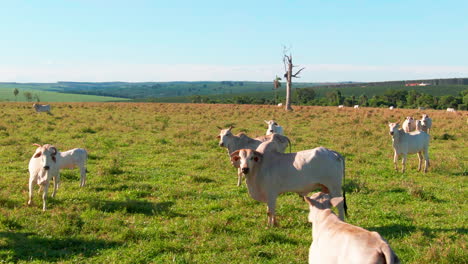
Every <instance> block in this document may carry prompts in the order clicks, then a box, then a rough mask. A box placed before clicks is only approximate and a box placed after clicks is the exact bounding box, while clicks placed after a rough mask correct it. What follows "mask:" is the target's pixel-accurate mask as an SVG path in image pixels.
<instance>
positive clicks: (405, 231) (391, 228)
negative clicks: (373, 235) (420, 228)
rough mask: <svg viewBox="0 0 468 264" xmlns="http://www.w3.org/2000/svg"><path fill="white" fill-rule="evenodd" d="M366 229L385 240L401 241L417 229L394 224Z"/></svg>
mask: <svg viewBox="0 0 468 264" xmlns="http://www.w3.org/2000/svg"><path fill="white" fill-rule="evenodd" d="M364 228H365V229H367V230H369V231H375V232H378V233H379V234H380V235H381V236H383V237H384V238H385V239H390V238H395V239H400V238H403V237H405V236H408V235H410V234H411V233H413V232H415V231H416V227H415V226H414V225H410V224H408V225H405V224H403V225H401V224H393V225H387V226H379V227H364Z"/></svg>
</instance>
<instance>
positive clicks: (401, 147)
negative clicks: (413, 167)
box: [388, 123, 429, 172]
mask: <svg viewBox="0 0 468 264" xmlns="http://www.w3.org/2000/svg"><path fill="white" fill-rule="evenodd" d="M388 126H389V128H390V135H391V136H392V142H393V144H392V146H393V150H394V156H393V163H394V164H395V170H398V165H397V162H398V156H399V155H402V156H403V158H402V169H401V172H405V168H406V157H407V156H408V154H415V153H417V154H418V157H419V166H418V171H420V170H421V165H422V158H423V155H424V160H425V163H424V172H427V168H428V167H429V152H428V150H429V135H428V134H427V133H426V132H423V131H416V132H411V133H406V132H405V131H403V130H402V129H398V127H399V124H398V123H390V124H388Z"/></svg>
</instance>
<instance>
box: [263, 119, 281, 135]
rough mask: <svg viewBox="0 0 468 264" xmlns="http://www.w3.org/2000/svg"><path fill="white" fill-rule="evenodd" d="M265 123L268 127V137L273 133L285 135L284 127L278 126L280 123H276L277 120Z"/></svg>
mask: <svg viewBox="0 0 468 264" xmlns="http://www.w3.org/2000/svg"><path fill="white" fill-rule="evenodd" d="M264 121H265V123H267V125H268V128H267V131H266V135H271V134H273V133H276V134H280V135H284V132H283V127H282V126H280V125H278V123H276V121H275V120H270V121H266V120H264Z"/></svg>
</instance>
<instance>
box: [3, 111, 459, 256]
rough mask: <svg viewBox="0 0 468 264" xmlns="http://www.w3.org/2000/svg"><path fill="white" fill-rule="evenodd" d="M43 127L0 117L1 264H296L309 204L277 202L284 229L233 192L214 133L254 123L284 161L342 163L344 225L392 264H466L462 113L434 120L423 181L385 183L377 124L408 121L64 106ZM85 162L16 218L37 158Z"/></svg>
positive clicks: (386, 151) (362, 115)
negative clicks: (376, 242) (321, 152)
mask: <svg viewBox="0 0 468 264" xmlns="http://www.w3.org/2000/svg"><path fill="white" fill-rule="evenodd" d="M54 109H56V110H57V111H55V112H54V113H53V115H47V114H42V113H39V114H38V113H34V112H33V111H32V109H31V107H30V105H29V103H17V104H12V103H0V170H1V171H2V173H1V174H0V263H2V262H6V263H9V262H12V263H56V262H59V263H171V262H173V263H306V262H307V259H308V256H307V255H308V250H309V246H310V243H311V241H312V235H311V225H310V224H309V223H307V214H308V207H307V204H306V203H305V202H304V201H303V200H302V199H301V198H299V197H298V196H297V195H296V194H283V195H282V196H280V197H279V199H278V205H277V214H278V218H279V221H280V227H278V228H272V229H267V228H266V205H265V204H263V203H259V202H256V201H254V200H253V199H252V198H250V196H249V194H248V192H247V190H246V188H245V185H244V186H242V187H237V186H236V183H237V176H236V169H235V168H233V167H232V166H231V164H230V162H229V158H228V156H227V155H226V150H225V149H223V148H220V147H219V146H218V142H217V139H216V136H217V134H218V133H219V131H218V129H217V128H216V126H222V127H226V126H228V125H230V124H234V125H235V126H236V128H234V132H238V131H240V130H241V129H242V130H243V131H246V133H247V134H249V135H252V136H255V135H262V134H263V133H264V132H265V125H264V123H263V120H264V119H265V120H268V119H271V118H275V120H277V121H278V122H279V124H281V125H282V126H283V127H284V128H285V134H286V135H287V136H288V137H289V138H290V139H291V141H292V143H293V151H298V150H303V149H309V148H313V147H317V146H326V147H329V148H331V149H333V150H336V151H338V152H340V153H342V154H343V155H344V156H345V157H346V164H347V169H346V183H345V189H346V191H347V196H346V197H347V202H348V206H349V214H350V216H349V218H348V219H347V221H348V222H349V223H352V224H355V225H358V226H361V227H364V228H367V229H369V230H374V231H378V232H379V233H380V234H382V235H383V236H384V237H385V238H386V239H387V240H388V241H389V243H390V245H391V246H392V248H393V249H394V250H395V252H396V253H397V254H398V256H399V257H400V259H401V260H402V263H415V264H416V263H447V264H448V263H467V262H468V261H467V260H468V254H467V252H468V251H467V248H466V246H467V223H468V221H467V220H468V219H467V218H468V214H467V213H466V212H467V211H468V206H467V204H466V199H467V195H468V193H467V187H466V176H467V167H468V166H467V161H468V160H467V157H468V146H467V134H466V120H467V118H468V113H466V112H457V113H447V112H444V111H436V110H428V111H426V112H427V113H428V114H429V115H430V116H431V117H432V118H433V120H434V121H433V123H434V125H433V137H432V141H431V147H430V152H429V153H430V156H431V164H432V167H430V169H429V172H428V173H426V174H424V173H420V172H417V171H416V167H417V157H416V155H411V156H409V158H408V165H407V172H406V173H405V174H401V173H399V172H395V171H394V170H393V164H392V156H393V154H392V149H391V139H390V136H389V135H388V128H387V122H389V121H392V122H393V121H402V120H403V119H404V117H406V116H408V115H413V116H414V117H419V115H420V112H417V111H416V110H405V109H397V110H394V111H390V110H388V109H375V108H374V109H373V108H365V109H359V110H354V109H342V110H339V109H337V108H336V107H295V111H294V112H290V113H287V112H284V111H283V110H282V109H279V108H277V107H275V106H253V105H242V106H240V105H203V104H199V105H193V104H136V103H132V104H129V103H106V104H101V103H62V104H59V103H58V104H56V105H55V107H54ZM32 143H40V144H44V143H52V144H55V145H56V146H57V147H58V148H59V150H67V149H71V148H74V147H84V148H86V149H87V150H88V151H89V154H90V155H89V160H88V170H89V173H88V181H87V186H86V187H84V188H79V172H78V171H77V170H70V171H63V172H62V173H61V179H62V182H61V186H60V189H59V190H58V193H57V196H56V197H55V198H50V197H49V198H48V201H49V203H48V208H49V209H48V211H46V212H42V210H41V209H42V204H41V199H40V197H39V195H37V187H36V189H35V193H34V195H35V197H34V205H33V206H30V207H28V206H26V201H27V192H28V191H27V182H28V177H29V176H28V172H27V166H28V162H29V159H30V157H31V156H32V154H33V152H34V150H35V147H34V146H32V145H31V144H32Z"/></svg>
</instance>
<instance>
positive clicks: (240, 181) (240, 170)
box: [237, 168, 242, 187]
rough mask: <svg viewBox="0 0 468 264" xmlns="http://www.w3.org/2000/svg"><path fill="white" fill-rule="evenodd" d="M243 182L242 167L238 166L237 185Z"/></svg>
mask: <svg viewBox="0 0 468 264" xmlns="http://www.w3.org/2000/svg"><path fill="white" fill-rule="evenodd" d="M241 184H242V169H241V168H237V187H239V186H241Z"/></svg>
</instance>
